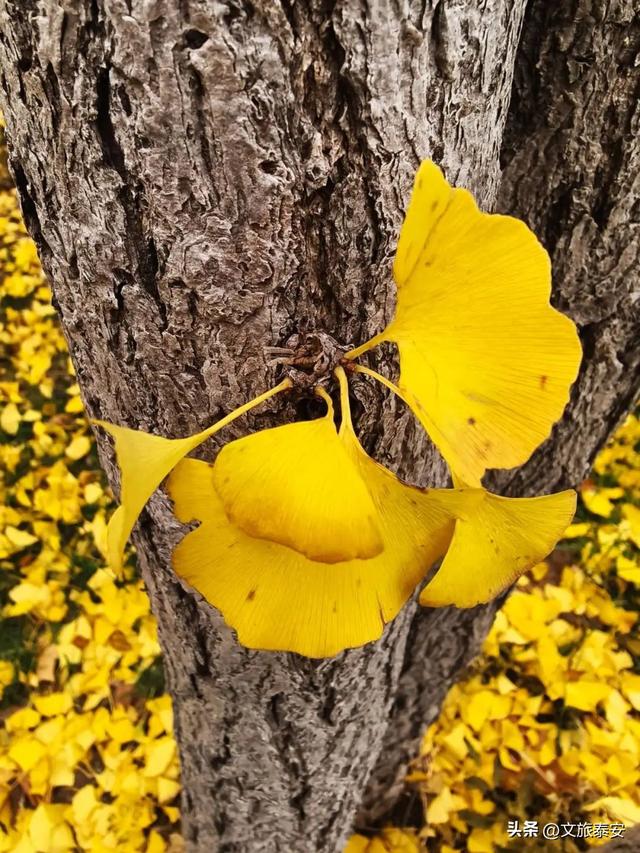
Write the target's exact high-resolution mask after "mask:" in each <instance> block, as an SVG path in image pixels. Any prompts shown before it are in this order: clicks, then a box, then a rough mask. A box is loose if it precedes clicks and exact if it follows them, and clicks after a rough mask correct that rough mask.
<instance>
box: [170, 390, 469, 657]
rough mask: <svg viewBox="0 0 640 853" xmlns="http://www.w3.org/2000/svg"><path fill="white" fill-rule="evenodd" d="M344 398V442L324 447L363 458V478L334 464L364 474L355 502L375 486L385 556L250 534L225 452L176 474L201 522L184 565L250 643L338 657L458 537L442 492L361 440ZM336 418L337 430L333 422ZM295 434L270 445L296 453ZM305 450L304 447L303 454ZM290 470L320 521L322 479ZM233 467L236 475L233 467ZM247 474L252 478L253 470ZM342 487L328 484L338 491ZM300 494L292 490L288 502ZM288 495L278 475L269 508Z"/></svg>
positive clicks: (184, 550) (179, 493) (187, 515)
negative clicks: (401, 473)
mask: <svg viewBox="0 0 640 853" xmlns="http://www.w3.org/2000/svg"><path fill="white" fill-rule="evenodd" d="M342 400H343V405H342V426H341V429H340V441H341V443H342V447H340V448H338V447H336V445H335V443H334V442H333V441H331V442H330V444H329V449H328V450H325V451H323V453H324V454H326V453H329V452H333V453H335V454H336V458H337V459H338V460H341V463H340V464H341V465H344V468H343V471H344V469H348V468H349V466H350V465H353V466H355V467H356V469H357V475H356V480H355V481H354V480H353V479H352V474H351V473H350V474H349V477H348V478H345V477H344V474H343V473H342V472H341V471H340V469H339V466H338V465H336V464H335V461H331V462H327V463H326V468H327V470H328V471H330V472H333V475H334V476H335V477H336V478H338V482H339V483H340V484H341V487H342V488H343V489H345V487H346V485H348V484H349V483H353V482H357V479H358V476H359V480H360V482H358V484H357V487H356V488H355V497H353V496H352V495H350V494H349V493H347V498H348V499H350V500H353V502H354V504H355V503H357V502H358V501H359V500H360V497H359V495H360V494H361V489H362V488H365V489H366V491H367V492H368V494H369V496H370V499H371V502H372V505H373V507H374V509H375V513H376V516H377V525H378V529H379V532H380V535H381V538H382V543H383V550H382V552H381V553H379V554H378V555H376V556H373V557H371V558H369V559H351V560H343V561H340V562H324V561H321V560H317V559H315V560H314V559H310V558H309V557H308V556H305V554H304V553H302V552H301V551H300V550H297V549H296V545H295V542H294V540H293V539H291V542H292V545H291V547H289V546H287V545H283V544H280V543H278V542H275V541H273V540H272V539H270V538H258V537H257V536H252V535H249V534H248V533H247V532H245V530H244V529H242V528H241V527H240V526H238V525H236V524H234V523H233V522H232V521H231V520H230V519H229V517H228V515H227V512H225V505H224V504H223V501H222V499H221V498H220V496H219V494H218V491H217V488H216V486H215V485H214V484H215V483H217V480H218V475H217V474H216V467H217V464H218V462H217V461H216V462H215V463H214V465H213V466H210V465H207V464H206V463H204V462H199V461H196V460H193V459H185V460H183V461H182V462H180V464H179V465H178V466H177V467H176V469H175V470H174V472H173V474H172V475H171V477H170V478H169V483H168V488H169V494H170V496H171V497H172V499H173V501H174V510H175V513H176V515H177V517H178V518H179V519H180V520H181V521H183V522H191V521H193V520H198V521H199V522H200V526H199V527H198V528H197V529H196V530H194V531H192V532H191V533H188V534H187V535H186V536H185V538H184V539H183V540H182V542H181V543H180V544H179V545H178V547H177V548H176V549H175V551H174V554H173V566H174V568H175V571H176V573H177V574H178V575H179V576H180V577H181V578H183V579H184V580H185V581H186V582H187V583H189V584H190V585H191V586H193V587H194V588H195V589H197V590H198V591H199V592H200V593H201V594H202V595H203V596H204V597H205V598H206V599H207V601H208V602H209V603H210V604H213V605H214V606H215V607H217V608H218V609H219V610H220V611H221V612H222V614H223V616H224V618H225V620H226V622H227V624H229V625H230V626H231V627H233V628H234V629H235V630H236V631H237V633H238V639H239V641H240V642H241V643H242V644H243V645H245V646H248V647H250V648H258V649H270V650H278V651H293V652H298V653H299V654H303V655H307V656H309V657H330V656H332V655H335V654H337V653H338V652H341V651H343V650H344V649H347V648H353V647H356V646H361V645H363V644H364V643H367V642H371V641H372V640H376V639H377V638H378V637H380V635H381V634H382V631H383V629H384V626H385V624H386V623H387V622H389V621H390V620H391V619H393V618H394V617H395V616H396V615H397V614H398V612H399V610H400V608H401V607H402V606H403V605H404V604H405V602H406V601H407V599H408V598H409V596H410V595H411V593H412V592H413V590H414V589H415V587H416V585H417V584H418V583H419V581H420V580H422V579H423V578H424V577H425V576H426V573H427V572H428V570H429V568H430V567H431V565H432V564H433V562H434V561H435V560H436V559H437V558H438V557H440V556H441V555H442V554H443V553H444V551H445V550H446V547H447V544H448V542H449V540H450V537H451V531H452V527H453V521H452V519H451V516H450V513H449V511H448V510H447V509H445V508H443V507H442V506H440V504H439V503H438V502H436V501H432V500H431V497H430V495H431V493H430V492H423V491H420V490H418V489H414V488H412V487H410V486H405V485H404V484H403V483H401V482H400V481H399V480H398V479H397V478H396V477H395V476H394V475H393V474H391V473H390V472H389V471H387V470H386V469H385V468H383V467H382V466H381V465H379V464H378V463H376V462H375V461H374V460H372V459H370V458H369V457H368V456H367V455H366V453H365V452H364V450H363V449H362V448H361V446H360V444H359V443H358V440H357V438H356V437H355V434H354V433H353V427H352V426H351V419H350V416H349V410H348V396H347V393H346V383H344V382H343V388H342ZM328 423H329V424H330V426H331V428H332V429H334V430H335V428H334V427H333V424H332V422H331V421H328ZM293 426H296V427H297V426H300V425H298V424H295V425H293ZM291 434H292V433H291V432H288V431H286V430H284V429H282V430H273V431H272V435H271V437H270V450H271V453H272V454H277V456H278V458H279V459H287V456H288V453H289V448H288V446H287V437H288V436H290V435H291ZM252 440H256V436H250V437H249V438H247V439H241V440H240V441H243V442H244V443H245V446H248V445H249V442H251V441H252ZM258 441H260V439H259V438H258ZM229 447H231V448H232V447H233V445H229ZM316 450H317V448H316V447H315V445H313V446H310V447H309V452H310V453H315V452H316ZM345 451H346V454H345ZM223 452H224V451H223ZM231 454H233V450H231ZM220 457H222V452H221V454H220ZM220 457H219V458H220ZM230 458H232V457H230ZM298 458H299V448H297V446H296V447H295V448H294V459H298ZM278 464H282V463H278ZM286 470H287V472H288V476H291V477H296V476H300V479H301V482H302V484H303V485H304V487H305V488H304V490H302V489H300V490H299V491H296V492H295V494H296V495H299V496H300V499H301V501H302V504H301V506H300V508H299V510H300V515H299V520H300V524H302V519H304V518H305V517H306V518H307V519H308V522H309V524H310V525H311V526H313V524H314V519H313V516H314V513H315V512H316V511H317V498H316V496H315V495H314V492H315V483H314V482H308V481H307V480H306V479H305V478H304V477H303V473H304V472H303V473H301V474H299V475H298V474H297V471H296V467H295V465H293V464H286ZM304 471H305V472H306V471H307V468H306V463H305V466H304ZM227 475H228V476H229V477H230V479H233V476H234V470H233V468H232V467H229V468H228V469H227ZM240 476H241V478H242V477H244V472H243V471H241V473H240ZM321 476H325V474H324V473H323V474H322V475H321ZM229 485H230V484H229ZM333 488H334V487H333V486H331V488H329V487H326V489H327V490H328V491H332V490H333ZM292 493H293V492H288V493H287V494H286V495H285V503H286V502H287V501H289V500H290V496H291V494H292ZM281 498H282V493H281V491H280V486H279V485H278V484H276V485H275V487H274V492H273V493H272V495H269V493H268V491H265V492H264V495H263V512H264V513H265V514H266V513H274V516H275V517H282V513H281V512H280V510H279V509H278V508H277V507H276V508H275V509H274V505H275V504H277V502H278V501H279V500H281ZM341 505H342V504H341ZM293 529H294V528H293V527H292V528H291V530H293ZM290 532H291V531H290ZM301 541H302V543H303V544H302V545H301V546H300V547H306V546H307V545H308V542H309V540H308V538H305V537H304V536H303V537H302V540H301Z"/></svg>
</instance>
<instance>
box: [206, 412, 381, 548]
mask: <svg viewBox="0 0 640 853" xmlns="http://www.w3.org/2000/svg"><path fill="white" fill-rule="evenodd" d="M326 400H327V402H328V410H327V414H326V415H325V416H324V417H322V418H316V419H315V420H312V421H303V422H299V423H293V424H286V425H284V426H279V427H275V428H273V429H266V430H262V431H261V432H257V433H254V434H253V435H249V436H246V437H245V438H241V439H238V440H237V441H232V442H231V443H230V444H227V445H226V446H225V447H223V448H222V450H221V451H220V453H219V455H218V458H217V460H216V464H215V466H214V469H213V483H214V486H215V488H216V491H217V492H218V495H219V496H220V499H221V501H222V505H223V506H224V509H225V512H226V514H227V517H228V519H229V521H231V522H232V523H233V524H235V525H236V526H237V527H238V528H240V529H241V530H243V531H244V532H245V533H247V534H249V535H250V536H254V537H257V538H259V539H269V540H271V541H272V542H279V543H280V544H281V545H288V546H289V547H290V548H294V549H295V550H296V551H298V552H299V553H300V554H304V555H305V556H306V557H309V558H310V559H311V560H320V561H322V562H326V563H336V562H339V561H343V560H353V559H356V558H358V557H360V558H368V557H374V556H376V555H377V554H379V553H380V552H381V551H382V547H383V543H382V537H381V533H380V527H379V518H378V512H377V510H376V507H375V506H374V503H373V500H372V498H371V495H370V494H369V491H368V489H367V487H366V485H365V483H364V482H363V480H362V478H361V477H360V474H359V472H358V469H357V468H356V466H354V464H353V462H352V461H351V459H350V458H349V456H348V454H347V452H346V450H345V448H344V446H343V444H342V442H341V441H340V439H339V438H338V434H337V432H336V428H335V426H334V423H333V407H332V405H331V400H330V398H329V397H326Z"/></svg>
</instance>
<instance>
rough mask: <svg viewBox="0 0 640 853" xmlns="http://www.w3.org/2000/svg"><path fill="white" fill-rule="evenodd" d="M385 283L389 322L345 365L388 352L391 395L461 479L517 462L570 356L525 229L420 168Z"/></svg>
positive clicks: (575, 343)
mask: <svg viewBox="0 0 640 853" xmlns="http://www.w3.org/2000/svg"><path fill="white" fill-rule="evenodd" d="M394 276H395V280H396V283H397V286H398V299H397V308H396V314H395V317H394V318H393V320H392V321H391V323H390V324H389V325H388V327H387V328H386V329H385V330H384V331H383V332H382V333H381V334H379V335H377V336H376V337H374V338H373V339H372V340H371V341H368V342H367V343H366V344H364V345H363V346H361V347H358V348H357V349H355V350H354V351H352V352H351V353H349V354H348V357H349V358H355V357H356V356H358V355H360V354H361V353H362V352H364V351H366V350H367V349H369V348H371V347H372V346H374V345H375V344H377V343H379V342H381V341H383V340H387V341H393V342H395V343H396V344H397V345H398V349H399V353H400V380H399V383H398V385H399V388H400V390H401V392H402V393H403V396H404V397H405V399H407V401H408V402H409V404H410V405H411V406H412V408H413V409H414V411H415V413H416V415H417V417H418V418H419V419H420V421H421V422H422V424H423V426H424V427H425V429H426V430H427V431H428V433H429V435H430V436H431V438H432V439H433V441H434V442H435V444H436V445H437V446H438V448H439V449H440V451H441V452H442V454H443V456H444V457H445V459H446V460H447V462H448V463H449V465H450V467H451V468H452V469H453V470H455V471H457V472H458V473H459V474H460V475H461V476H462V478H463V479H464V480H465V482H467V483H469V484H471V485H474V486H475V485H479V482H480V478H481V477H482V475H483V473H484V472H485V470H486V469H487V468H510V467H513V466H516V465H520V464H522V463H523V462H525V461H526V460H527V459H528V458H529V456H530V455H531V453H532V452H533V450H534V449H535V448H536V447H537V446H538V445H539V444H540V443H541V442H542V441H543V440H544V439H545V438H546V437H547V436H548V435H549V432H550V430H551V427H552V425H553V423H554V422H555V421H556V420H558V418H559V417H560V416H561V415H562V412H563V410H564V407H565V405H566V403H567V401H568V398H569V389H570V386H571V384H572V382H573V381H574V379H575V377H576V374H577V371H578V366H579V364H580V358H581V348H580V343H579V339H578V336H577V333H576V329H575V326H574V324H573V323H572V322H571V320H570V319H569V318H568V317H566V316H564V315H563V314H561V313H560V312H558V311H556V310H555V309H554V308H552V307H551V305H550V304H549V296H550V291H551V273H550V263H549V257H548V255H547V253H546V251H545V250H544V248H543V247H542V246H541V245H540V243H539V242H538V240H537V239H536V237H535V235H534V234H533V232H532V231H530V230H529V229H528V228H527V226H526V225H525V224H524V223H523V222H520V221H519V220H517V219H514V218H512V217H509V216H501V215H491V214H486V213H481V212H480V211H479V210H478V208H477V206H476V204H475V201H474V200H473V198H472V196H471V195H470V193H469V192H467V191H466V190H464V189H453V188H452V187H450V186H449V184H448V183H447V182H446V180H445V178H444V176H443V175H442V172H441V171H440V169H438V167H437V166H435V165H434V164H433V163H431V162H424V163H423V164H422V165H421V167H420V169H419V170H418V174H417V176H416V181H415V185H414V189H413V194H412V197H411V201H410V203H409V208H408V210H407V215H406V219H405V222H404V225H403V227H402V230H401V233H400V238H399V241H398V248H397V252H396V258H395V262H394Z"/></svg>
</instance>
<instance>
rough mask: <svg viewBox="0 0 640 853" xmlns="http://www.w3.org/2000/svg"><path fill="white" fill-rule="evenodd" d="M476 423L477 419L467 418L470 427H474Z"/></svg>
mask: <svg viewBox="0 0 640 853" xmlns="http://www.w3.org/2000/svg"><path fill="white" fill-rule="evenodd" d="M475 422H476V419H475V418H467V423H468V424H469V426H473V425H474V424H475Z"/></svg>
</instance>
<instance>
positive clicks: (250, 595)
mask: <svg viewBox="0 0 640 853" xmlns="http://www.w3.org/2000/svg"><path fill="white" fill-rule="evenodd" d="M255 597H256V591H255V589H250V590H249V592H248V594H247V601H253V599H254V598H255Z"/></svg>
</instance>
